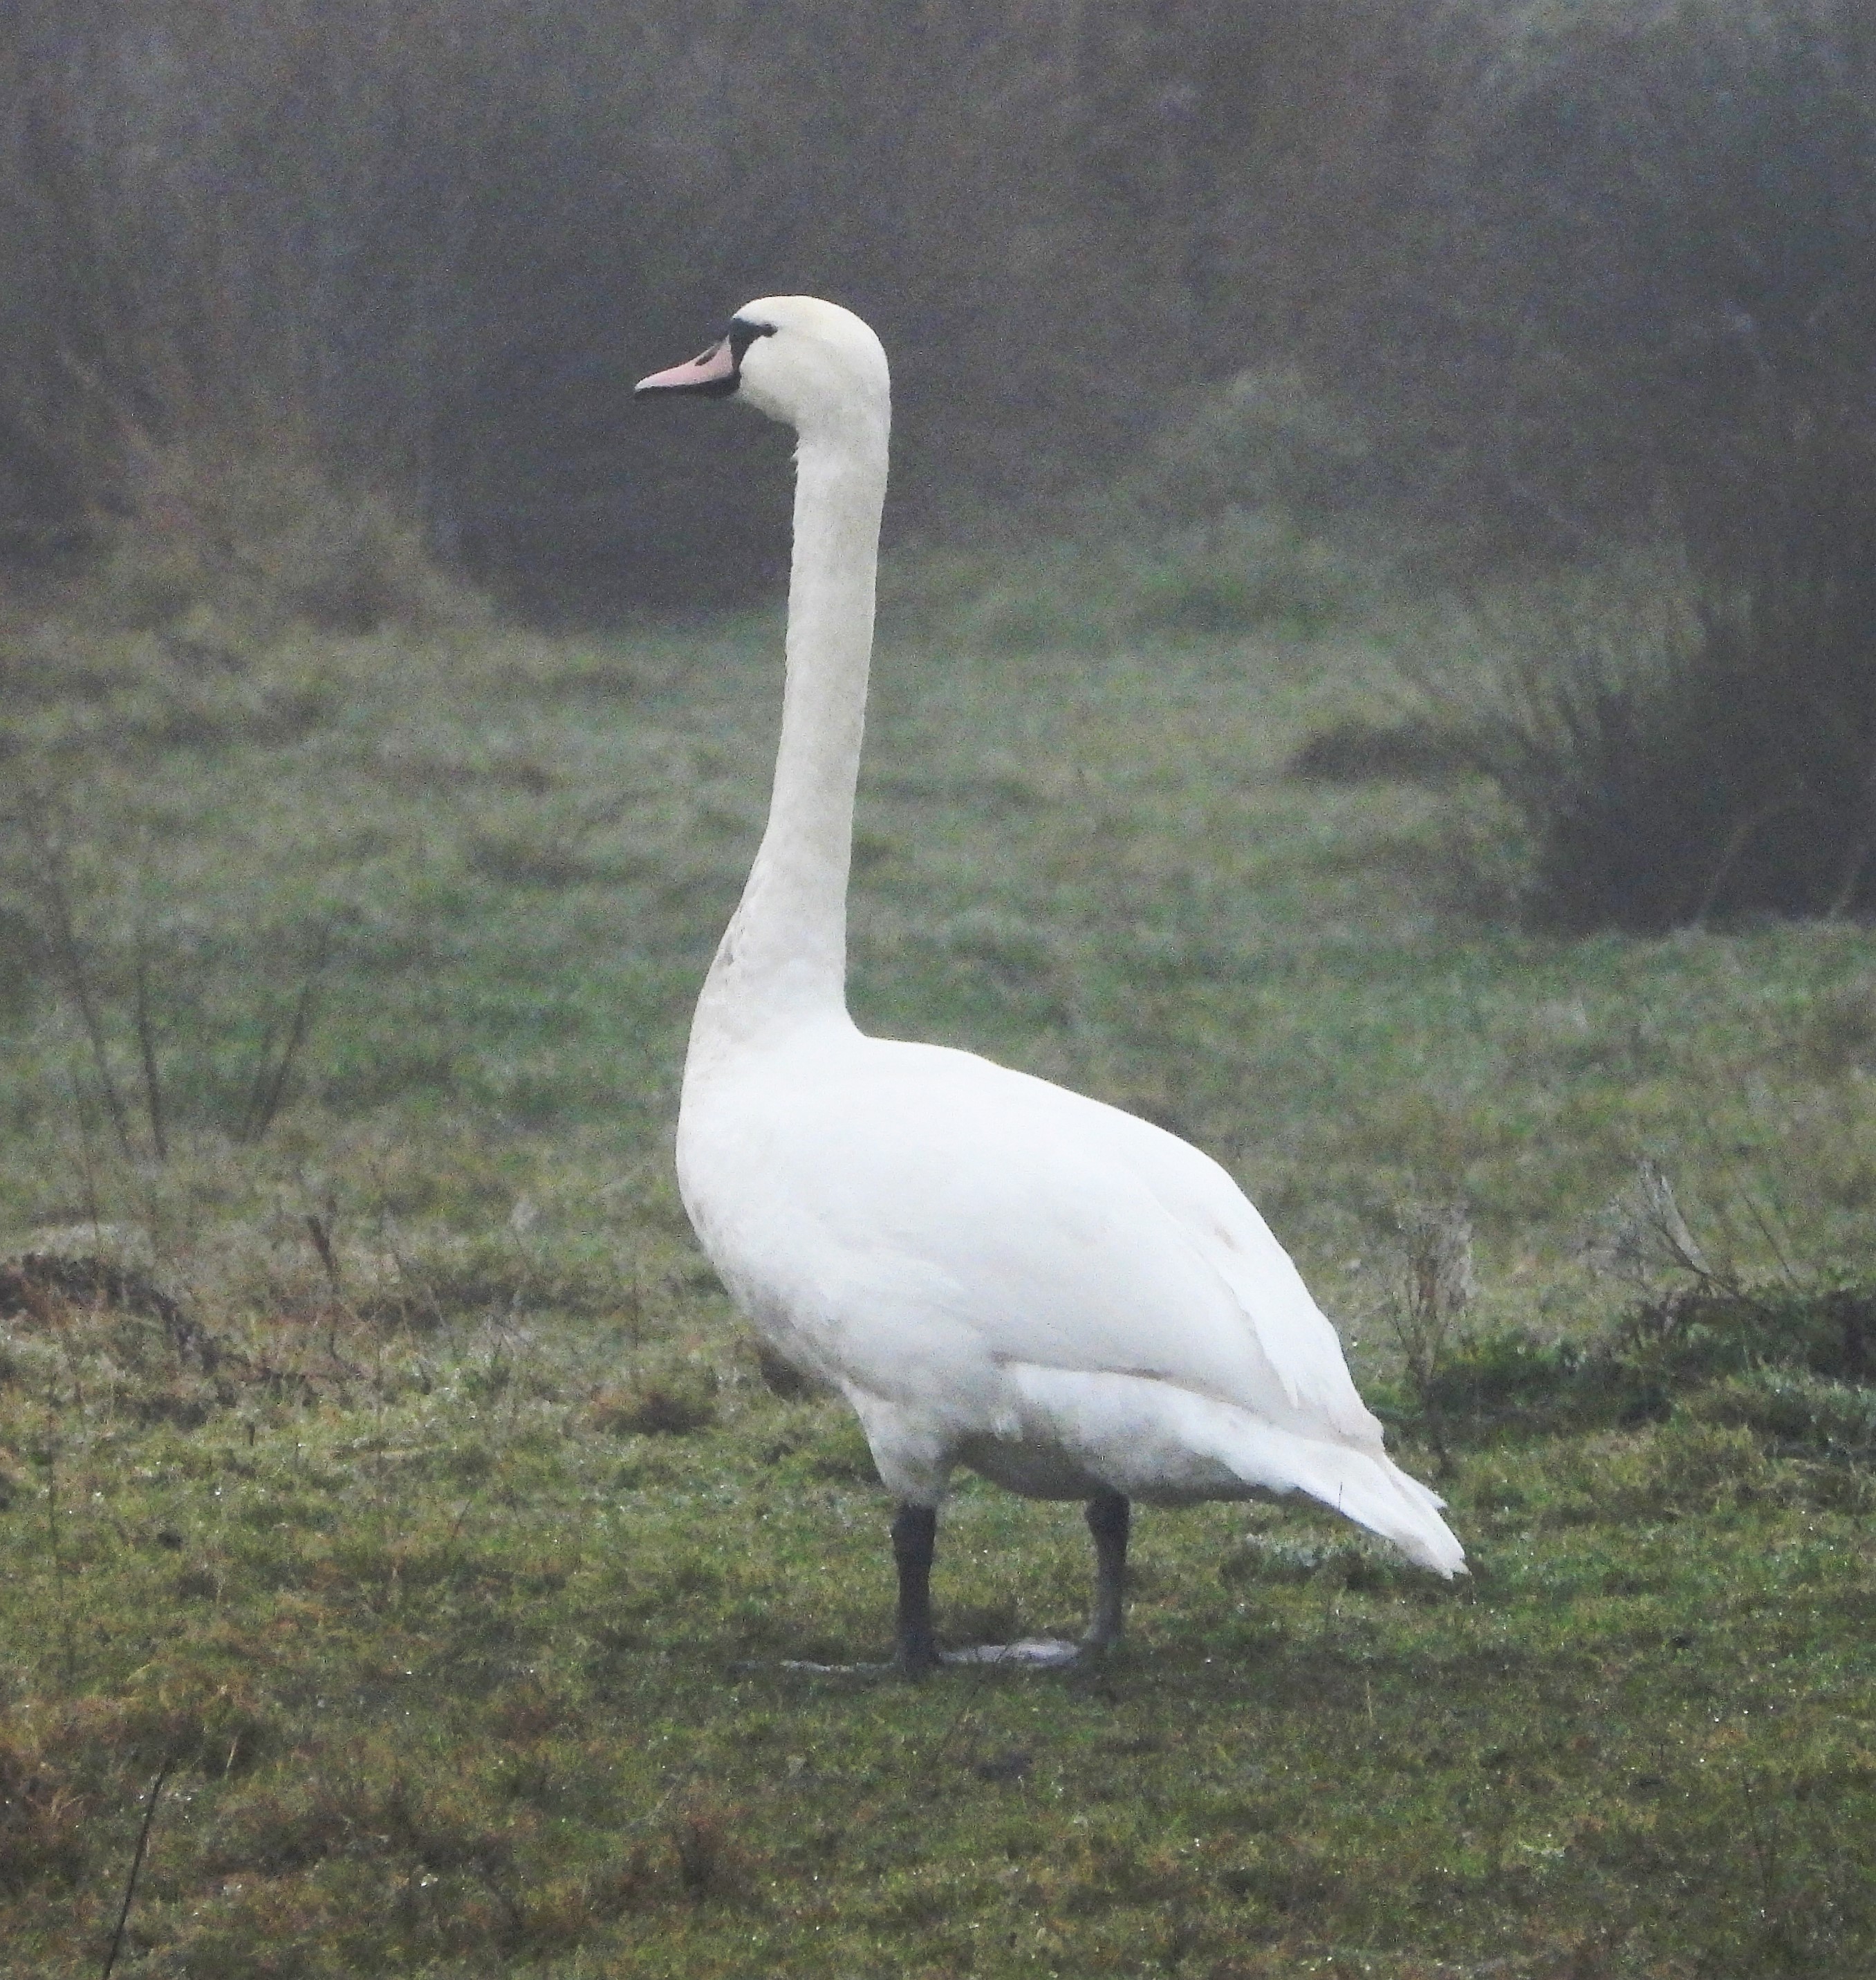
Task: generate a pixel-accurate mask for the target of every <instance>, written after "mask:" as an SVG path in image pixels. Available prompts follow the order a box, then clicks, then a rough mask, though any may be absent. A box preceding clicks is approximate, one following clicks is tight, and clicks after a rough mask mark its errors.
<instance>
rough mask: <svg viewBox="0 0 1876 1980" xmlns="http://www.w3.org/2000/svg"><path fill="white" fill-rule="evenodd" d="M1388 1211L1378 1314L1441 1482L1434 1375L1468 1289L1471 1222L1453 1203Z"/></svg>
mask: <svg viewBox="0 0 1876 1980" xmlns="http://www.w3.org/2000/svg"><path fill="white" fill-rule="evenodd" d="M1395 1224H1396V1229H1397V1230H1398V1231H1399V1232H1400V1244H1399V1249H1398V1251H1397V1253H1396V1257H1395V1260H1394V1262H1393V1271H1392V1273H1391V1274H1390V1278H1389V1281H1388V1282H1387V1284H1386V1288H1385V1292H1384V1301H1383V1308H1382V1311H1383V1315H1384V1317H1385V1319H1386V1325H1387V1329H1388V1331H1389V1332H1390V1334H1392V1335H1393V1337H1394V1341H1395V1344H1396V1346H1397V1347H1399V1348H1400V1357H1401V1361H1402V1364H1403V1367H1404V1368H1405V1370H1406V1378H1407V1386H1408V1387H1409V1389H1410V1390H1412V1391H1413V1398H1414V1400H1415V1402H1416V1404H1417V1405H1418V1407H1419V1417H1420V1420H1421V1423H1422V1424H1423V1426H1424V1427H1425V1429H1426V1434H1427V1437H1428V1438H1429V1440H1430V1442H1431V1443H1432V1444H1433V1453H1434V1455H1435V1457H1436V1458H1437V1459H1438V1460H1439V1470H1440V1473H1441V1475H1442V1476H1443V1477H1444V1476H1446V1475H1447V1474H1449V1473H1450V1472H1451V1470H1452V1468H1453V1457H1452V1453H1451V1451H1450V1450H1449V1443H1448V1436H1447V1430H1446V1424H1445V1421H1444V1417H1443V1411H1442V1408H1441V1404H1440V1394H1439V1378H1440V1376H1441V1374H1442V1373H1443V1370H1444V1369H1445V1367H1446V1362H1447V1360H1448V1358H1449V1354H1450V1352H1451V1350H1452V1349H1453V1346H1454V1345H1455V1344H1456V1340H1457V1337H1458V1327H1459V1319H1460V1317H1461V1316H1462V1315H1463V1314H1464V1313H1465V1311H1466V1308H1467V1307H1469V1306H1470V1304H1472V1300H1473V1293H1474V1291H1475V1290H1476V1284H1475V1281H1474V1279H1473V1254H1472V1220H1471V1218H1470V1217H1469V1215H1468V1214H1466V1207H1465V1205H1464V1204H1459V1203H1448V1204H1403V1205H1402V1206H1401V1207H1400V1208H1398V1209H1397V1210H1396V1211H1395Z"/></svg>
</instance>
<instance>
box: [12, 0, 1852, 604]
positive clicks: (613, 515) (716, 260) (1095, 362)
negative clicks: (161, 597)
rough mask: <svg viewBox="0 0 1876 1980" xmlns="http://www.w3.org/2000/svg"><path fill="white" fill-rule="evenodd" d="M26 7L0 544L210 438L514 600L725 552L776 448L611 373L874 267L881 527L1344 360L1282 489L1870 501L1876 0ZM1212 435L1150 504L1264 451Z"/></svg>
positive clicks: (1127, 461)
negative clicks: (886, 494)
mask: <svg viewBox="0 0 1876 1980" xmlns="http://www.w3.org/2000/svg"><path fill="white" fill-rule="evenodd" d="M6 19H7V25H6V26H5V28H4V30H0V71H3V73H4V83H3V85H0V207H3V211H4V215H5V224H4V225H3V226H0V554H3V555H4V556H5V559H6V560H7V561H8V563H10V564H11V565H12V566H13V567H14V568H15V570H22V569H26V570H30V569H32V568H33V567H35V566H45V565H46V564H47V563H49V562H53V561H56V560H58V559H60V558H65V559H70V558H71V557H74V556H84V555H86V554H89V553H96V551H97V550H98V546H99V545H100V544H101V543H104V542H105V541H106V540H108V539H109V538H110V537H111V535H112V533H113V532H121V530H123V529H124V528H125V527H126V526H127V524H128V525H132V526H140V527H143V528H144V529H145V530H154V531H158V532H161V531H162V530H171V531H186V530H190V529H191V528H194V527H201V523H200V517H199V515H198V513H196V512H197V511H198V510H201V509H203V508H204V507H212V503H211V502H210V501H209V499H208V497H206V496H205V495H204V493H203V492H202V491H203V488H204V483H207V482H209V481H214V482H215V483H217V485H221V486H225V485H226V482H227V474H228V472H229V471H230V470H231V469H234V468H237V467H240V466H241V464H242V463H248V464H250V465H251V464H252V463H256V462H258V463H262V464H264V467H265V468H266V470H267V473H268V475H269V476H271V477H274V480H277V479H278V477H279V476H280V474H281V472H282V468H283V463H292V464H293V465H294V467H295V468H296V470H298V471H300V473H303V475H304V477H305V479H304V483H303V484H302V485H303V487H319V488H324V489H328V490H335V491H340V493H343V494H344V495H346V496H350V497H357V496H359V495H361V494H368V495H369V496H370V499H371V500H372V501H373V502H374V503H377V504H378V505H380V507H379V509H378V510H377V513H378V516H379V518H380V527H392V521H387V520H386V519H387V518H390V519H392V520H397V519H401V520H403V521H406V522H407V523H410V525H411V526H412V527H415V528H416V529H417V530H420V533H421V536H422V538H423V543H424V545H425V546H426V548H427V552H428V553H430V554H432V555H433V556H436V557H437V558H439V559H440V560H442V561H443V563H446V564H447V565H449V566H452V567H453V568H456V569H457V570H460V571H462V572H463V573H467V574H468V575H469V576H471V577H473V579H474V580H476V581H477V582H478V583H482V584H483V585H486V586H490V587H491V588H492V589H493V590H494V591H495V592H496V593H497V594H498V595H500V596H501V597H503V599H504V600H506V602H508V603H509V604H510V606H513V607H515V608H516V609H520V610H523V611H526V612H530V613H536V614H542V615H551V616H554V617H556V618H560V619H565V618H567V617H569V616H570V617H574V618H605V617H606V616H611V615H614V614H616V613H618V612H619V610H623V609H627V608H630V607H633V606H645V605H654V606H656V605H659V604H667V603H673V602H677V601H684V602H697V601H700V600H709V599H716V600H727V599H731V598H734V597H737V596H746V595H749V593H751V592H752V590H758V589H760V588H762V587H763V586H768V585H770V584H772V583H773V581H774V580H775V577H776V576H777V575H778V573H779V564H780V560H781V558H782V552H783V542H782V538H783V533H784V531H785V513H784V502H783V492H782V491H783V487H784V482H785V463H784V461H783V459H782V453H783V450H782V447H780V446H779V444H778V446H777V447H775V449H774V450H772V454H773V458H772V462H771V464H770V472H769V474H768V475H767V477H765V479H762V480H758V481H756V482H755V483H751V482H750V481H749V479H748V474H747V468H746V463H747V461H748V460H749V455H750V453H751V452H752V450H751V449H750V447H749V441H748V437H747V434H746V433H744V432H740V431H737V432H732V431H730V430H728V429H729V427H730V426H731V424H732V423H731V422H727V421H725V422H713V421H709V420H698V421H694V422H689V423H686V425H685V427H683V429H682V439H681V440H679V439H676V438H675V437H674V435H675V433H676V429H674V428H673V427H672V426H671V425H670V424H668V423H667V422H666V421H665V420H660V419H658V418H656V417H651V416H649V415H648V414H646V413H644V412H642V411H640V412H637V413H635V412H634V410H633V408H632V407H631V406H630V404H629V387H630V383H631V380H633V378H634V377H636V376H637V375H639V374H641V373H642V372H643V371H645V370H649V369H651V368H652V367H656V366H659V365H662V364H666V363H669V362H671V361H672V360H675V359H676V358H677V357H682V356H685V355H687V354H689V353H690V352H691V351H692V350H694V349H696V347H698V346H699V344H701V343H702V342H703V341H706V339H707V338H708V337H710V336H711V335H713V334H715V333H716V330H717V329H718V327H719V326H720V324H721V322H722V319H723V318H724V317H725V314H726V313H727V312H728V311H729V310H730V309H732V308H733V307H735V305H736V304H738V303H739V302H741V301H743V300H744V299H745V298H746V297H749V296H751V295H754V294H762V293H768V292H773V291H778V290H781V291H789V290H805V291H815V292H818V293H820V294H826V295H829V296H832V297H836V298H838V300H840V301H843V302H845V303H847V304H849V305H851V306H852V307H854V308H855V309H857V310H858V311H860V312H861V313H862V314H863V315H865V317H868V319H869V320H870V321H872V323H874V324H875V326H876V327H878V330H879V331H880V332H881V334H882V337H883V338H884V340H885V343H886V344H887V346H888V350H890V351H891V352H892V356H893V359H894V363H895V371H896V384H897V404H898V446H897V457H896V462H895V489H894V498H893V504H892V529H893V530H894V532H895V535H896V537H898V538H899V539H901V540H903V539H905V538H906V537H916V538H932V537H936V538H939V539H942V538H943V537H945V536H946V535H947V534H956V533H960V532H964V531H968V530H969V528H970V527H972V525H973V523H974V522H975V521H977V520H981V518H982V517H984V515H986V514H987V513H994V512H1004V513H1007V512H1008V511H1010V510H1024V511H1028V512H1030V513H1033V514H1034V515H1035V516H1036V517H1039V518H1046V517H1049V516H1051V514H1054V513H1059V511H1060V510H1061V505H1062V504H1063V503H1064V501H1069V502H1072V501H1073V500H1074V499H1077V497H1078V496H1079V494H1080V493H1081V491H1084V490H1087V489H1088V488H1089V487H1097V488H1098V487H1101V485H1102V484H1103V483H1105V482H1107V481H1108V480H1112V479H1113V478H1114V477H1116V476H1117V475H1121V474H1123V473H1126V472H1127V471H1128V470H1129V469H1130V468H1131V467H1134V466H1135V465H1137V463H1139V462H1140V461H1141V460H1142V459H1143V458H1150V457H1151V450H1152V447H1153V445H1154V437H1155V436H1156V435H1157V434H1162V433H1164V431H1166V430H1168V429H1169V428H1176V427H1178V426H1179V424H1180V421H1181V420H1189V419H1190V416H1191V412H1192V408H1193V407H1194V404H1196V403H1198V402H1200V400H1202V398H1203V396H1204V394H1206V392H1207V389H1208V388H1214V389H1215V388H1216V387H1217V385H1218V384H1220V381H1223V380H1227V379H1230V378H1231V377H1233V376H1234V375H1235V374H1240V373H1241V372H1243V371H1244V370H1247V368H1250V367H1265V368H1266V369H1268V368H1269V367H1273V366H1275V365H1279V364H1289V365H1292V366H1294V367H1300V369H1299V370H1297V371H1294V372H1293V373H1291V374H1290V378H1291V380H1292V381H1294V380H1295V379H1297V378H1299V377H1300V378H1301V379H1303V380H1305V381H1306V383H1307V390H1308V392H1309V393H1310V394H1317V395H1320V404H1317V405H1315V406H1314V407H1312V409H1311V410H1310V413H1309V414H1308V416H1307V417H1304V416H1303V415H1300V414H1297V412H1296V410H1295V407H1294V406H1293V405H1292V407H1291V408H1290V412H1288V413H1287V414H1284V415H1283V418H1282V420H1280V422H1279V424H1282V425H1283V428H1284V434H1283V437H1284V441H1285V444H1286V446H1287V447H1288V449H1289V456H1290V458H1291V459H1292V460H1293V459H1294V457H1295V456H1296V455H1297V453H1298V451H1299V447H1298V444H1297V432H1298V430H1299V425H1300V427H1301V428H1302V429H1303V446H1302V447H1301V451H1302V452H1303V453H1306V454H1307V453H1308V452H1309V447H1308V444H1307V441H1308V434H1309V432H1310V431H1312V430H1313V431H1316V432H1319V433H1323V434H1328V435H1329V436H1330V438H1329V440H1326V441H1325V442H1324V443H1323V447H1318V448H1317V450H1316V451H1317V459H1316V460H1315V462H1314V463H1313V467H1312V464H1311V463H1310V461H1309V460H1304V461H1303V463H1302V465H1301V467H1300V469H1298V470H1297V472H1299V473H1300V474H1301V475H1302V477H1303V480H1304V482H1305V483H1307V486H1306V487H1304V488H1303V490H1302V497H1303V500H1305V502H1306V503H1310V502H1313V503H1316V504H1317V505H1318V506H1321V507H1328V508H1331V509H1335V508H1347V507H1357V506H1359V507H1366V508H1368V509H1370V510H1373V508H1374V507H1375V506H1376V505H1380V506H1381V507H1382V509H1383V512H1384V513H1397V514H1399V515H1400V517H1402V518H1403V523H1411V524H1413V525H1414V526H1416V527H1421V528H1424V529H1425V530H1428V531H1429V532H1432V533H1433V537H1432V540H1436V542H1437V543H1438V544H1439V546H1440V553H1441V554H1442V555H1443V556H1449V557H1450V556H1453V555H1455V554H1457V555H1460V556H1470V557H1472V558H1474V559H1484V560H1502V559H1505V558H1508V557H1516V558H1529V557H1537V558H1559V557H1561V558H1576V557H1580V556H1582V555H1584V554H1585V552H1586V551H1588V550H1590V549H1591V548H1592V546H1595V545H1597V544H1599V543H1605V542H1606V541H1608V540H1610V539H1612V538H1620V537H1624V536H1625V535H1628V534H1632V533H1637V532H1658V531H1659V530H1660V528H1661V527H1662V518H1663V516H1664V513H1665V514H1666V515H1667V516H1668V518H1669V526H1670V527H1672V528H1673V529H1675V530H1680V531H1682V532H1683V533H1694V534H1702V533H1704V534H1702V541H1703V542H1709V541H1711V542H1723V541H1724V540H1725V539H1726V538H1727V537H1728V535H1729V533H1732V532H1733V531H1735V530H1737V529H1738V527H1740V520H1739V519H1740V516H1741V513H1742V512H1744V513H1745V515H1746V516H1747V517H1749V518H1751V519H1752V520H1751V523H1750V524H1749V525H1748V527H1757V526H1758V523H1760V522H1761V521H1762V520H1763V517H1764V515H1765V513H1766V511H1767V510H1768V508H1771V507H1778V506H1779V505H1780V504H1781V503H1782V504H1785V505H1786V506H1789V505H1790V504H1791V503H1798V504H1800V505H1803V504H1805V503H1807V502H1811V503H1815V502H1818V501H1820V500H1828V502H1829V503H1831V504H1834V505H1835V506H1837V507H1841V505H1842V503H1843V500H1844V494H1845V493H1846V491H1847V490H1848V491H1850V492H1851V493H1854V496H1855V498H1856V500H1857V502H1858V503H1859V504H1861V505H1864V506H1866V505H1867V499H1868V476H1867V472H1866V468H1867V463H1868V456H1869V441H1870V435H1871V414H1870V405H1869V387H1868V358H1869V355H1870V348H1869V347H1870V344H1871V337H1872V334H1876V333H1872V331H1871V324H1872V323H1873V322H1876V246H1873V245H1872V243H1876V143H1873V142H1872V137H1873V133H1876V121H1873V120H1872V105H1873V104H1876V25H1873V24H1872V22H1871V20H1870V18H1868V15H1867V13H1866V12H1865V10H1864V9H1862V8H1858V7H1857V6H1855V5H1848V4H1827V0H1817V3H1816V4H1805V0H1789V4H1758V0H1751V4H1745V3H1744V0H1728V4H1712V5H1700V4H1692V5H1658V4H1644V0H1605V4H1598V5H1562V4H1538V5H1529V4H1526V5H1518V4H1506V0H1496V3H1495V4H1488V3H1487V0H1323V4H1317V5H1307V6H1302V7H1298V6H1297V5H1293V4H1289V0H1156V4H1151V5H1147V4H1141V0H1117V3H1116V4H1110V5H1103V6H1099V7H1096V6H1091V5H1087V4H1085V0H1015V3H1014V4H1011V0H995V4H991V0H946V4H943V5H920V6H911V7H904V8H892V9H889V10H888V9H881V8H875V7H870V6H866V5H858V4H855V0H696V4H688V5H685V6H683V7H681V8H652V7H646V6H643V5H627V4H622V0H500V4H488V5H476V6H469V5H461V4H457V0H214V4H212V5H211V4H204V0H15V4H14V5H12V6H11V7H10V8H8V12H7V16H6ZM1323 405H1327V406H1329V407H1331V408H1332V409H1333V417H1326V416H1325V415H1324V414H1323V412H1322V410H1321V407H1322V406H1323ZM1312 419H1313V421H1314V425H1313V427H1311V426H1310V420H1312ZM1351 436H1353V437H1352V438H1351ZM1325 448H1326V452H1325ZM1846 450H1848V451H1849V452H1850V453H1853V454H1854V461H1853V462H1851V463H1846V461H1845V460H1844V458H1843V456H1844V453H1845V451H1846ZM1827 455H1828V457H1829V458H1828V462H1827V461H1826V460H1825V456H1827ZM732 461H734V462H735V463H739V467H740V471H741V476H742V478H741V479H739V480H732V479H730V478H729V463H731V462H732ZM211 464H212V465H211ZM1216 467H1217V464H1216V463H1213V468H1214V471H1213V472H1212V473H1211V476H1210V481H1209V482H1208V481H1207V480H1206V478H1205V477H1204V475H1202V474H1201V475H1200V476H1199V477H1198V480H1199V483H1200V486H1199V487H1197V490H1196V492H1195V490H1194V487H1192V486H1191V485H1190V483H1191V477H1187V480H1186V482H1185V483H1184V484H1182V487H1181V489H1180V492H1179V493H1177V496H1176V497H1174V498H1170V499H1175V500H1177V501H1182V502H1185V503H1192V502H1194V501H1200V502H1202V501H1205V500H1216V501H1220V502H1223V501H1228V500H1234V499H1238V498H1239V497H1241V496H1242V495H1243V493H1244V491H1243V490H1241V489H1237V488H1234V487H1231V486H1230V485H1225V486H1219V485H1217V483H1218V481H1219V474H1218V473H1217V471H1215V470H1216ZM1261 471H1264V472H1268V471H1269V470H1268V467H1267V465H1266V467H1265V469H1264V470H1261ZM1250 472H1253V469H1250V468H1246V467H1243V465H1242V463H1240V464H1239V465H1238V466H1237V467H1231V468H1230V469H1228V470H1227V472H1226V473H1225V477H1224V478H1225V480H1226V482H1227V484H1228V483H1229V480H1230V475H1231V474H1232V473H1237V474H1240V475H1242V474H1243V473H1250ZM1820 474H1822V475H1824V476H1825V478H1826V479H1827V480H1828V482H1829V483H1830V485H1831V493H1830V494H1829V495H1828V497H1820V496H1818V495H1817V494H1815V492H1808V490H1809V489H1810V484H1811V483H1812V482H1814V481H1815V480H1816V479H1817V478H1818V476H1819V475H1820ZM1312 477H1313V478H1312ZM1164 479H1165V477H1162V480H1164ZM725 491H729V492H728V493H726V492H725ZM1696 512H1697V513H1696ZM1038 527H1041V524H1040V523H1038ZM211 533H212V529H211ZM1729 553H1730V552H1729V551H1725V550H1722V552H1721V554H1729ZM357 609H358V610H359V611H360V613H361V615H363V616H369V612H370V604H369V601H368V600H367V601H364V602H363V603H360V605H359V606H358V608H357Z"/></svg>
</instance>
